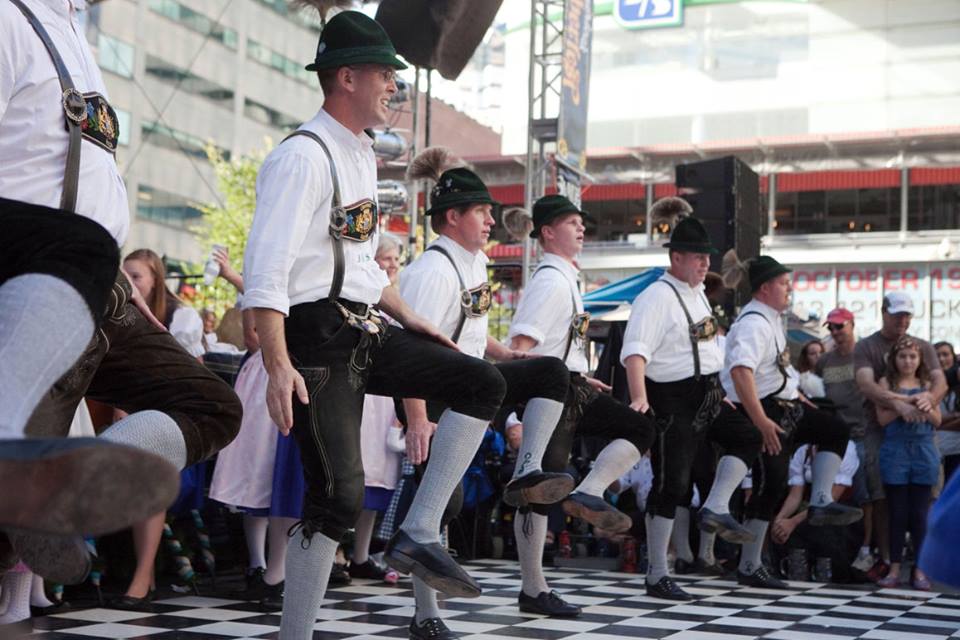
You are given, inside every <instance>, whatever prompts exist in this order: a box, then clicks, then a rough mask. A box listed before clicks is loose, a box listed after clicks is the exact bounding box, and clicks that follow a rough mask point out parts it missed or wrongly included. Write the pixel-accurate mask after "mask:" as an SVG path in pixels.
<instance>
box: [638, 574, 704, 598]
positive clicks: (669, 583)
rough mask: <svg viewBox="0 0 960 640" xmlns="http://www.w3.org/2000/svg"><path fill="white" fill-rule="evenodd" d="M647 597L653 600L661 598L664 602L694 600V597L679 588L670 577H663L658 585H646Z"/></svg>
mask: <svg viewBox="0 0 960 640" xmlns="http://www.w3.org/2000/svg"><path fill="white" fill-rule="evenodd" d="M646 585H647V595H648V596H650V597H651V598H661V599H663V600H683V601H690V600H693V596H692V595H690V594H689V593H687V592H686V591H684V590H683V589H681V588H680V587H679V586H677V583H676V582H674V581H673V580H672V579H671V578H670V576H663V577H662V578H660V580H659V581H658V582H657V584H650V583H649V582H647V583H646Z"/></svg>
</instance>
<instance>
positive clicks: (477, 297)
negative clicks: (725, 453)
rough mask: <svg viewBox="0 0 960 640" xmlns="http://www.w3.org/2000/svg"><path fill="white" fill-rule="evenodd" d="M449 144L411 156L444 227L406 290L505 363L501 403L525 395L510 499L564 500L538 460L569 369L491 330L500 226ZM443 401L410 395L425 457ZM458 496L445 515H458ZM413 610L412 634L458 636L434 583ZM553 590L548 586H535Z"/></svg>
mask: <svg viewBox="0 0 960 640" xmlns="http://www.w3.org/2000/svg"><path fill="white" fill-rule="evenodd" d="M448 158H449V154H448V153H447V152H446V150H445V149H442V148H434V149H427V150H425V151H424V152H423V153H422V154H421V155H420V156H418V157H417V158H416V159H415V160H414V162H413V165H412V170H411V178H414V179H421V178H428V179H430V180H431V181H433V182H434V185H435V186H434V187H433V189H432V190H431V193H430V205H431V206H430V208H429V209H428V210H427V212H426V215H428V216H430V225H431V227H432V228H433V230H434V231H435V232H436V233H437V234H439V236H440V237H439V238H438V239H437V240H436V241H435V242H433V243H432V244H431V245H430V246H429V247H427V249H426V251H424V252H423V254H422V255H421V256H420V257H419V258H417V259H416V260H415V261H414V262H413V263H412V264H411V265H410V266H408V267H407V268H406V269H404V271H403V273H402V274H401V276H400V295H401V297H403V299H404V301H405V302H406V303H407V304H408V305H410V307H411V308H412V309H413V310H414V311H415V312H417V313H419V314H420V315H421V316H423V317H424V318H426V319H427V320H429V321H430V322H432V323H434V324H435V325H437V327H439V329H440V331H441V332H442V333H443V334H444V335H447V336H449V337H450V339H451V340H453V341H454V342H456V343H457V345H458V346H459V347H460V351H461V352H463V353H465V354H467V355H471V356H474V357H476V358H483V357H484V356H486V357H488V358H490V359H492V360H494V361H496V362H498V363H499V364H497V365H496V367H497V370H499V371H500V373H501V374H502V375H503V377H504V380H506V382H507V393H506V396H504V399H503V404H504V406H508V407H512V406H515V405H518V404H523V405H524V409H523V438H522V441H521V444H520V450H519V452H518V454H517V465H516V467H515V470H514V475H513V479H512V480H511V481H510V482H509V483H508V484H507V486H506V488H505V493H504V500H505V501H506V502H507V504H510V505H513V506H526V505H533V504H537V505H548V504H552V503H554V502H558V501H559V500H562V499H563V498H565V497H566V496H567V494H569V493H570V490H571V489H573V478H572V477H570V476H569V475H568V474H566V473H546V472H544V471H542V469H541V459H542V458H543V452H544V451H545V450H546V448H547V443H548V442H549V441H550V436H551V435H552V434H553V430H554V428H555V427H556V426H557V421H558V420H559V419H560V416H561V414H562V413H563V401H564V399H565V398H566V395H567V385H568V383H569V379H570V374H569V372H568V371H567V368H566V366H564V364H563V361H561V360H560V359H559V358H551V357H535V358H531V357H529V356H528V355H527V354H525V353H522V352H517V351H513V350H511V349H509V348H507V347H506V346H504V345H503V344H501V343H500V342H498V341H496V340H494V339H493V338H492V337H491V336H490V335H488V333H487V326H488V320H489V317H488V315H487V312H488V310H489V308H490V303H491V288H490V283H489V282H488V281H487V267H486V264H487V256H486V255H485V254H484V253H483V247H484V245H485V244H486V243H487V241H488V240H489V237H490V229H491V228H492V227H493V225H494V222H495V221H494V218H493V214H494V208H495V207H498V206H499V203H498V202H496V201H494V200H493V198H492V197H491V196H490V193H489V191H488V190H487V187H486V185H484V183H483V181H482V180H481V179H480V178H479V176H477V175H476V174H475V173H473V172H472V171H470V170H469V169H466V168H463V167H456V168H449V169H447V170H445V171H444V169H445V168H446V167H447V166H448V165H449V164H450V161H449V160H448ZM443 408H444V407H443V406H442V405H439V404H437V403H431V404H430V405H428V404H427V403H425V402H424V401H423V400H406V401H404V409H405V414H406V426H407V429H408V431H407V438H408V439H409V438H411V436H412V435H413V434H416V435H413V437H416V438H418V439H419V440H420V443H419V445H418V447H417V450H416V451H415V452H414V457H412V458H411V462H413V463H414V464H418V463H420V462H422V461H423V456H424V454H426V451H425V449H426V447H427V439H426V437H424V436H427V435H428V434H429V433H430V431H431V429H432V424H433V423H434V422H435V421H436V420H437V419H438V418H439V416H440V414H441V412H442V410H443ZM458 506H459V505H454V508H453V509H449V508H448V511H447V514H446V516H445V519H446V518H451V517H453V516H455V515H456V513H455V512H456V511H459V508H457V507H458ZM413 586H414V589H413V593H414V597H415V598H416V604H417V606H416V614H415V618H414V620H413V621H411V623H410V637H411V638H412V639H414V640H437V639H441V640H442V639H443V638H452V637H456V635H455V634H453V632H451V631H450V630H449V629H448V628H447V627H446V625H445V624H444V623H443V620H441V618H440V611H439V609H438V608H437V600H436V592H435V591H434V590H433V589H430V588H429V587H427V586H426V585H425V584H423V582H422V581H420V580H418V579H417V578H414V582H413ZM530 596H532V597H533V598H534V599H537V598H539V599H541V600H545V599H548V598H549V594H548V593H546V592H543V593H535V594H530Z"/></svg>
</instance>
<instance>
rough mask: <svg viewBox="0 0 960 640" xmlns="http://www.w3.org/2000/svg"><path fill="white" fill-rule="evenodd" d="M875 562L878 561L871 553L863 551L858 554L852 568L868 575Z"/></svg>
mask: <svg viewBox="0 0 960 640" xmlns="http://www.w3.org/2000/svg"><path fill="white" fill-rule="evenodd" d="M875 561H876V560H875V559H874V557H873V554H872V553H870V551H867V550H864V549H861V550H860V552H859V553H858V554H857V559H856V560H854V561H853V562H852V563H851V564H850V566H851V567H853V568H854V569H856V570H858V571H862V572H864V573H866V572H867V571H870V568H871V567H872V566H873V564H874V562H875Z"/></svg>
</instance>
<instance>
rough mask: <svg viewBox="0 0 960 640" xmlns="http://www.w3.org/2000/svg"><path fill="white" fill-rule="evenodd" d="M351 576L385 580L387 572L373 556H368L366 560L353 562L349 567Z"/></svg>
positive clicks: (348, 570)
mask: <svg viewBox="0 0 960 640" xmlns="http://www.w3.org/2000/svg"><path fill="white" fill-rule="evenodd" d="M347 572H348V573H349V574H350V577H351V578H365V579H368V580H383V577H384V576H385V575H387V572H386V571H384V570H383V569H381V568H380V567H379V566H377V563H376V562H374V561H373V559H372V558H367V561H366V562H361V563H359V564H358V563H356V562H351V563H350V566H349V567H348V568H347Z"/></svg>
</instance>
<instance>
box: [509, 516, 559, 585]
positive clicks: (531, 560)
mask: <svg viewBox="0 0 960 640" xmlns="http://www.w3.org/2000/svg"><path fill="white" fill-rule="evenodd" d="M524 529H526V532H524ZM513 535H514V539H515V540H516V541H517V557H518V558H519V560H520V578H521V580H522V581H523V584H522V586H521V589H522V590H523V592H524V593H525V594H527V595H528V596H530V597H532V598H536V597H537V596H538V595H540V594H541V593H543V592H544V591H549V590H550V587H548V586H547V579H546V577H544V575H543V546H544V544H545V543H546V539H547V516H545V515H541V514H539V513H534V512H532V511H531V512H529V513H525V514H522V513H520V512H519V511H518V512H517V513H516V515H514V517H513Z"/></svg>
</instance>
